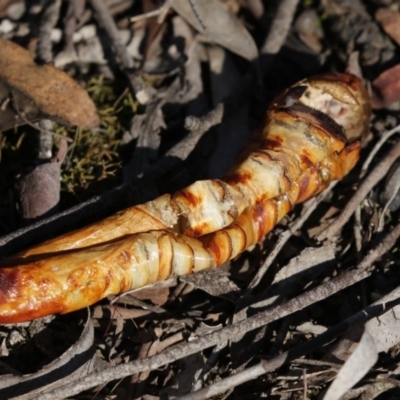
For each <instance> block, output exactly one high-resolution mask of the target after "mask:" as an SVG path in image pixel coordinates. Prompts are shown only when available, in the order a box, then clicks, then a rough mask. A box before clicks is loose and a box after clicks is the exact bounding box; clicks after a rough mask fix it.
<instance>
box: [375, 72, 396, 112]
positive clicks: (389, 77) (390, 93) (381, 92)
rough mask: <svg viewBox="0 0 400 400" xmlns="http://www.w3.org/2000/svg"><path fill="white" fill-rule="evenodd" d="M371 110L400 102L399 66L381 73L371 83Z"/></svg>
mask: <svg viewBox="0 0 400 400" xmlns="http://www.w3.org/2000/svg"><path fill="white" fill-rule="evenodd" d="M372 87H373V88H374V89H375V91H376V93H374V94H373V96H372V98H371V103H372V108H375V109H378V108H385V107H388V106H390V105H391V104H392V103H394V102H396V101H399V100H400V64H397V65H395V66H394V67H392V68H389V69H387V70H386V71H384V72H382V73H381V74H380V75H379V76H378V77H377V78H376V79H375V80H374V81H373V82H372Z"/></svg>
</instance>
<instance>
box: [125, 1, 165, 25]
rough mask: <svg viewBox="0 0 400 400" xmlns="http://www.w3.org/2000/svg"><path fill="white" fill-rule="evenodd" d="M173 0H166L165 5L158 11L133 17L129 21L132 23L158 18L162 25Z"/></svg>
mask: <svg viewBox="0 0 400 400" xmlns="http://www.w3.org/2000/svg"><path fill="white" fill-rule="evenodd" d="M171 3H172V0H166V1H165V3H164V4H163V5H162V6H161V7H160V8H157V10H153V11H149V12H147V13H144V14H140V15H136V16H135V17H131V18H130V19H129V20H130V21H131V22H137V21H142V20H143V19H147V18H151V17H158V19H157V22H158V23H159V24H161V23H162V22H163V21H164V18H165V16H166V15H167V12H168V11H169V9H170V7H171Z"/></svg>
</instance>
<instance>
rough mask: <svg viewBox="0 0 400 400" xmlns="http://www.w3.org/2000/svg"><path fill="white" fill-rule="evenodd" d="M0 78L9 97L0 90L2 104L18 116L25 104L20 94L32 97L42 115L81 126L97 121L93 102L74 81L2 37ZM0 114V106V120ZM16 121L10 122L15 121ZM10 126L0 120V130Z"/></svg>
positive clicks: (84, 126)
mask: <svg viewBox="0 0 400 400" xmlns="http://www.w3.org/2000/svg"><path fill="white" fill-rule="evenodd" d="M0 81H2V83H3V84H4V85H5V86H6V88H8V91H9V93H8V94H7V93H6V95H7V96H9V97H4V93H2V94H1V99H0V100H1V102H2V104H4V103H5V102H8V103H10V104H11V105H12V106H13V108H14V110H15V111H16V112H17V114H20V115H19V116H20V117H21V115H22V116H25V109H24V108H25V107H24V104H22V105H21V104H20V103H19V102H18V97H19V96H23V97H24V98H26V97H27V98H28V99H30V100H31V101H32V103H33V104H34V106H35V107H36V108H37V109H38V110H40V113H41V114H42V116H43V117H48V118H50V119H53V120H56V121H58V122H61V123H64V124H68V125H77V126H79V127H82V128H94V127H96V126H97V125H98V124H99V117H98V115H97V111H96V107H95V105H94V104H93V102H92V100H91V99H90V97H89V96H88V94H87V93H86V91H85V90H84V89H83V88H82V87H81V86H79V84H78V83H77V82H75V81H74V80H73V79H72V78H70V77H69V76H68V75H67V74H66V73H64V72H63V71H61V70H58V69H57V68H55V67H54V66H52V65H50V64H46V65H38V64H36V63H35V61H34V60H33V58H32V56H31V54H30V52H29V51H27V50H25V49H24V48H22V47H20V46H18V45H17V44H15V43H13V42H11V41H9V40H5V39H3V38H0ZM14 93H16V95H14ZM25 101H26V99H25ZM2 114H3V107H1V109H0V121H1V120H2V117H3V116H2ZM25 118H26V119H27V118H29V115H28V116H26V117H25ZM37 118H39V117H38V116H37ZM23 119H24V118H22V120H23ZM15 122H16V123H14V124H13V125H16V124H18V121H15ZM23 122H25V121H21V122H20V123H23ZM9 127H10V126H9V124H5V125H3V124H2V123H0V129H2V130H4V129H7V128H9Z"/></svg>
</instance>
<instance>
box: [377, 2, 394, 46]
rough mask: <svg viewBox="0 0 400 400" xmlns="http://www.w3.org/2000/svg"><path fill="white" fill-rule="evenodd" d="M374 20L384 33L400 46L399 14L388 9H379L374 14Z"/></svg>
mask: <svg viewBox="0 0 400 400" xmlns="http://www.w3.org/2000/svg"><path fill="white" fill-rule="evenodd" d="M375 18H376V20H377V21H378V22H379V23H380V24H381V25H382V28H383V29H384V31H385V32H386V33H387V34H388V35H389V36H390V37H391V38H392V39H393V40H394V41H395V42H396V43H397V44H398V45H400V12H398V11H395V10H392V9H389V8H379V9H378V10H377V12H376V13H375Z"/></svg>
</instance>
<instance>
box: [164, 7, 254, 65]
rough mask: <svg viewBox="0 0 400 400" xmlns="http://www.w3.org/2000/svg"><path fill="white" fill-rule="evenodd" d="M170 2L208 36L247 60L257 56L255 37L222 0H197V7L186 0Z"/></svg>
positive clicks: (198, 29)
mask: <svg viewBox="0 0 400 400" xmlns="http://www.w3.org/2000/svg"><path fill="white" fill-rule="evenodd" d="M171 6H172V8H173V9H174V10H175V11H176V12H177V13H178V14H179V15H180V16H181V17H182V18H184V19H185V20H186V21H187V22H188V23H189V24H190V25H192V26H193V27H194V28H195V29H196V30H197V31H198V32H200V33H201V34H202V35H203V36H205V37H206V39H207V40H210V41H211V42H213V43H216V44H219V45H221V46H223V47H225V48H227V49H228V50H230V51H232V52H233V53H236V54H238V55H239V56H241V57H243V58H245V59H246V60H250V61H251V60H254V59H256V58H257V56H258V51H257V47H256V45H255V43H254V41H253V38H252V37H251V35H250V34H249V32H248V31H247V30H246V29H245V28H244V26H243V24H242V23H241V22H240V21H239V20H238V19H237V17H236V16H235V15H234V14H232V13H231V12H230V11H229V10H228V8H227V7H226V6H225V4H223V3H222V2H221V1H220V0H202V1H197V2H196V6H195V7H193V5H191V2H189V1H187V0H173V1H172V4H171Z"/></svg>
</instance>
